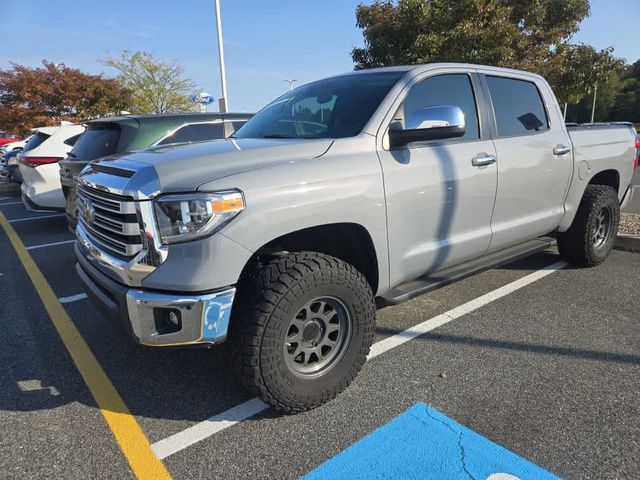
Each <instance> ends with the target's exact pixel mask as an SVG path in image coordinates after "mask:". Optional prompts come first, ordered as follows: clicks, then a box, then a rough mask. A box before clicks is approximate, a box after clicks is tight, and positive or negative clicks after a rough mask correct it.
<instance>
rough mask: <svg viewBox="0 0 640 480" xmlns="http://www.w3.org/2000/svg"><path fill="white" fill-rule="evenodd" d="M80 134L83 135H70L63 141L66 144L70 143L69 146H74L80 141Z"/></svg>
mask: <svg viewBox="0 0 640 480" xmlns="http://www.w3.org/2000/svg"><path fill="white" fill-rule="evenodd" d="M80 135H82V134H81V133H79V134H78V135H74V136H73V137H69V138H67V139H66V140H65V141H64V142H62V143H64V144H65V145H69V146H71V147H73V146H74V145H75V144H76V142H77V141H78V139H79V138H80Z"/></svg>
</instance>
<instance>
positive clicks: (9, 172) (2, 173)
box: [0, 150, 22, 183]
mask: <svg viewBox="0 0 640 480" xmlns="http://www.w3.org/2000/svg"><path fill="white" fill-rule="evenodd" d="M20 152H21V150H11V151H10V152H9V153H5V154H4V155H3V156H2V158H0V177H2V178H3V179H4V180H6V181H10V182H15V183H22V177H21V176H20V170H19V169H18V154H19V153H20Z"/></svg>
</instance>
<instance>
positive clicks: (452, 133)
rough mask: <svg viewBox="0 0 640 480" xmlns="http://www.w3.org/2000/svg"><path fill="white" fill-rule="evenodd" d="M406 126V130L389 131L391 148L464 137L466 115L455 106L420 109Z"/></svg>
mask: <svg viewBox="0 0 640 480" xmlns="http://www.w3.org/2000/svg"><path fill="white" fill-rule="evenodd" d="M406 125H407V128H405V129H399V130H395V129H389V142H390V144H391V147H402V146H404V145H407V144H408V143H412V142H425V141H428V140H443V139H445V138H457V137H462V136H463V135H464V132H465V121H464V113H462V110H461V109H460V107H456V106H453V105H439V106H434V107H423V108H419V109H417V110H416V111H415V112H413V114H411V117H410V118H409V120H408V121H407V123H406Z"/></svg>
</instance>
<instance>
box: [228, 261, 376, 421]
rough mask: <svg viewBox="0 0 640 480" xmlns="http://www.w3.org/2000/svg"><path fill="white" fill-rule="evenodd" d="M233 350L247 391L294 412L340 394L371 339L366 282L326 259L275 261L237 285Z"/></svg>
mask: <svg viewBox="0 0 640 480" xmlns="http://www.w3.org/2000/svg"><path fill="white" fill-rule="evenodd" d="M237 306H238V307H237V312H238V313H237V315H235V316H234V318H233V320H232V322H231V332H230V333H231V336H230V340H231V352H232V357H233V363H234V365H235V367H236V370H237V371H238V372H239V373H240V375H241V378H242V381H243V383H244V384H245V386H247V387H248V388H249V389H250V390H251V391H253V392H254V393H256V394H258V395H259V396H260V397H261V398H262V399H263V400H264V401H266V402H267V403H269V404H271V405H272V406H274V407H275V408H276V409H277V410H280V411H284V412H289V413H295V412H301V411H304V410H309V409H311V408H314V407H317V406H319V405H321V404H323V403H325V402H327V401H329V400H331V399H332V398H334V397H335V396H336V395H338V394H339V393H340V392H341V391H342V390H344V389H345V388H346V387H347V386H348V385H349V384H350V383H351V381H352V380H353V379H354V378H355V377H356V375H357V374H358V372H359V371H360V368H361V367H362V365H363V364H364V362H365V360H366V357H367V354H368V353H369V348H370V347H371V343H372V341H373V334H374V328H375V303H374V299H373V293H372V291H371V287H370V286H369V284H368V282H367V280H366V279H365V278H364V276H363V275H362V274H361V273H360V272H359V271H358V270H356V269H355V268H354V267H353V266H352V265H349V264H348V263H345V262H343V261H342V260H339V259H337V258H334V257H331V256H329V255H324V254H319V253H313V252H301V253H291V254H287V255H283V256H280V257H276V258H274V259H272V260H271V261H269V262H268V263H267V264H265V265H262V266H260V267H259V268H258V269H257V270H256V271H255V273H254V274H253V275H250V276H249V277H248V278H247V279H246V280H245V281H244V282H243V283H242V284H241V286H240V289H239V298H238V303H237Z"/></svg>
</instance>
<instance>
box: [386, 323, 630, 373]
mask: <svg viewBox="0 0 640 480" xmlns="http://www.w3.org/2000/svg"><path fill="white" fill-rule="evenodd" d="M376 332H377V333H382V334H384V335H402V333H403V332H402V331H399V330H395V329H392V328H378V329H376ZM407 335H409V334H407ZM417 340H421V341H423V342H440V343H448V344H453V345H467V346H470V347H479V348H492V349H501V350H513V351H519V352H526V353H541V354H544V355H556V356H565V357H573V358H579V359H582V360H595V361H601V362H612V363H621V364H628V365H640V355H632V354H625V353H615V352H602V351H598V350H589V349H580V348H572V347H555V346H553V345H537V344H532V343H525V342H515V341H506V340H493V339H489V338H479V337H471V336H462V335H447V334H440V333H426V334H424V335H421V336H419V337H417Z"/></svg>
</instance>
